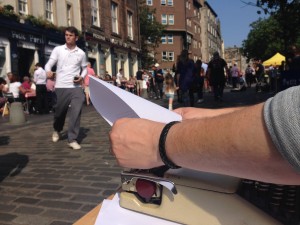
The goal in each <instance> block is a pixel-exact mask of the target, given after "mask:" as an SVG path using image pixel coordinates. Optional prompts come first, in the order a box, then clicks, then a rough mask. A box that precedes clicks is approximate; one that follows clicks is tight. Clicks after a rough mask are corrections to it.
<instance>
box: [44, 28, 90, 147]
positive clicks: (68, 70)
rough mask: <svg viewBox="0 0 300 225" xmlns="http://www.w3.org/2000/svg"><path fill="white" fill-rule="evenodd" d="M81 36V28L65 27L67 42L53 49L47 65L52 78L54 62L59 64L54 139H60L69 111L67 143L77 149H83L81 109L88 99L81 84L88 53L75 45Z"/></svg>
mask: <svg viewBox="0 0 300 225" xmlns="http://www.w3.org/2000/svg"><path fill="white" fill-rule="evenodd" d="M78 35H79V34H78V30H77V29H76V28H75V27H67V28H66V29H65V40H66V43H65V44H64V45H61V46H57V47H55V48H54V49H53V51H52V53H51V55H50V58H49V61H48V62H47V64H46V66H45V70H46V72H47V76H48V77H49V78H51V77H53V72H52V71H51V69H52V67H53V66H54V65H55V64H56V67H57V69H56V82H55V93H56V96H57V102H56V105H55V113H54V123H53V128H54V132H53V134H52V141H53V142H57V141H58V140H59V139H60V132H61V131H62V130H63V127H64V124H65V119H66V115H67V112H68V111H69V127H68V142H69V146H70V147H71V148H73V149H74V150H78V149H81V146H80V145H79V144H78V135H79V129H80V116H81V109H82V105H83V103H84V99H85V97H84V93H83V90H82V87H81V83H82V81H83V79H84V77H85V76H86V74H87V61H86V55H85V52H84V51H82V50H81V49H80V48H78V47H77V46H76V41H77V40H78ZM80 71H81V73H80Z"/></svg>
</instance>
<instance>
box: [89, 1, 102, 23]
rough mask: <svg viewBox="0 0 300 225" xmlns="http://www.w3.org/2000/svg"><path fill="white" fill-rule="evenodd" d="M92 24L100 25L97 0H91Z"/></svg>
mask: <svg viewBox="0 0 300 225" xmlns="http://www.w3.org/2000/svg"><path fill="white" fill-rule="evenodd" d="M91 1H92V2H91V10H92V13H91V14H92V25H94V26H97V27H100V16H99V4H98V0H91Z"/></svg>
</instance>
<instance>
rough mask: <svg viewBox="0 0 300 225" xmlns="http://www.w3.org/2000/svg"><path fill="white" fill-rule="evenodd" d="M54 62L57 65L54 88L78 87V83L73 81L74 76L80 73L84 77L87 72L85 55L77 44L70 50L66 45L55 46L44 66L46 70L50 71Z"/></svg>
mask: <svg viewBox="0 0 300 225" xmlns="http://www.w3.org/2000/svg"><path fill="white" fill-rule="evenodd" d="M55 64H56V67H57V68H56V83H55V88H74V87H78V86H80V85H79V84H75V83H74V82H73V80H74V77H75V76H79V75H80V76H81V77H82V78H84V77H85V76H86V74H87V60H86V55H85V53H84V51H82V50H81V49H80V48H78V47H77V46H76V47H75V48H74V49H72V50H70V49H68V47H67V45H61V46H57V47H55V48H54V49H53V51H52V53H51V55H50V59H49V61H48V62H47V64H46V66H45V70H46V72H48V71H51V69H52V67H53V66H54V65H55ZM80 70H82V71H81V74H79V73H80Z"/></svg>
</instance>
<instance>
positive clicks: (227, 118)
mask: <svg viewBox="0 0 300 225" xmlns="http://www.w3.org/2000/svg"><path fill="white" fill-rule="evenodd" d="M262 108H263V104H259V105H255V106H252V107H249V108H247V109H245V110H239V111H236V112H234V113H227V114H226V115H224V114H222V118H221V117H219V116H215V117H212V118H204V119H197V120H186V121H183V122H182V123H181V124H177V125H175V126H174V127H172V129H171V130H170V132H169V134H168V137H167V141H166V149H167V155H168V156H169V157H170V159H171V160H172V161H173V162H174V163H176V164H177V165H180V166H182V167H185V168H191V169H196V170H201V171H207V172H213V173H221V174H227V175H231V176H236V177H242V178H248V179H254V180H262V181H265V182H271V183H285V184H296V183H298V184H300V176H299V174H297V173H296V172H295V171H294V170H293V169H292V167H291V166H290V165H289V164H288V163H287V161H286V160H284V159H283V158H282V156H281V155H280V154H279V153H278V151H277V150H276V148H275V146H274V145H273V143H272V142H271V140H270V137H269V134H268V132H267V130H266V127H265V125H264V120H263V116H262ZM241 123H243V125H241V126H239V124H241ZM296 181H297V182H296Z"/></svg>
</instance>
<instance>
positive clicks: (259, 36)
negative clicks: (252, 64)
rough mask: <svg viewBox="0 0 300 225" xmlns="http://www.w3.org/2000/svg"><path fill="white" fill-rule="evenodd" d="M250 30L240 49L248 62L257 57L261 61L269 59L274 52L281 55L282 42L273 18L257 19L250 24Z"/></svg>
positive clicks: (277, 25)
mask: <svg viewBox="0 0 300 225" xmlns="http://www.w3.org/2000/svg"><path fill="white" fill-rule="evenodd" d="M250 27H251V30H250V32H249V34H248V37H247V39H246V40H244V41H243V44H242V49H243V53H244V55H245V56H246V57H247V58H248V60H250V59H252V58H255V57H259V58H261V59H262V60H265V59H268V58H270V57H271V56H272V55H274V54H275V53H276V52H281V53H283V51H284V42H283V40H282V39H281V37H280V36H279V29H280V28H279V24H278V22H277V20H276V19H274V17H273V16H270V17H269V18H268V19H259V20H257V21H255V22H253V23H252V24H250Z"/></svg>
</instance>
